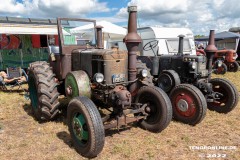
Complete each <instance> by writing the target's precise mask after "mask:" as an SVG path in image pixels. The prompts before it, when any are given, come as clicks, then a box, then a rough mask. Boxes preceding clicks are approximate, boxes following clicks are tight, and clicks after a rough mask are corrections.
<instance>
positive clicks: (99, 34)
mask: <svg viewBox="0 0 240 160" xmlns="http://www.w3.org/2000/svg"><path fill="white" fill-rule="evenodd" d="M102 28H103V27H102V26H96V29H97V48H99V49H103V43H102Z"/></svg>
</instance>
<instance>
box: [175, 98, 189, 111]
mask: <svg viewBox="0 0 240 160" xmlns="http://www.w3.org/2000/svg"><path fill="white" fill-rule="evenodd" d="M177 107H178V109H179V110H180V111H182V112H186V111H187V110H188V103H187V101H185V100H183V99H180V100H179V101H178V102H177Z"/></svg>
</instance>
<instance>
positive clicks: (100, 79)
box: [93, 73, 104, 83]
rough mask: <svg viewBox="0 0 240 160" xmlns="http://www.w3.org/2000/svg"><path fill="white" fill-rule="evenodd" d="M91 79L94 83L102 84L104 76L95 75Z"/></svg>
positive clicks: (100, 74)
mask: <svg viewBox="0 0 240 160" xmlns="http://www.w3.org/2000/svg"><path fill="white" fill-rule="evenodd" d="M93 79H94V81H95V82H98V83H101V82H103V80H104V76H103V74H102V73H96V74H95V75H94V76H93Z"/></svg>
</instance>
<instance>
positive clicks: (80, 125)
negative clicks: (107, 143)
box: [72, 113, 89, 146]
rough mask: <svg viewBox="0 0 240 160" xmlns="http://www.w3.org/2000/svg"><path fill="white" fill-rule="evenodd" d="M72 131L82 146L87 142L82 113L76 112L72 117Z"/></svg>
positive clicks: (86, 129)
mask: <svg viewBox="0 0 240 160" xmlns="http://www.w3.org/2000/svg"><path fill="white" fill-rule="evenodd" d="M72 126H73V133H74V135H75V136H76V138H77V141H78V143H79V144H80V145H81V146H84V145H86V144H87V142H88V137H89V132H88V128H87V123H86V120H85V118H84V115H83V114H81V113H76V114H75V115H74V116H73V118H72Z"/></svg>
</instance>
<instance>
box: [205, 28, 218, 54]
mask: <svg viewBox="0 0 240 160" xmlns="http://www.w3.org/2000/svg"><path fill="white" fill-rule="evenodd" d="M214 32H215V31H214V30H210V34H209V40H208V42H209V43H208V45H207V47H206V48H205V52H206V53H207V54H208V53H215V52H216V51H217V47H216V46H215V38H214V37H215V35H214Z"/></svg>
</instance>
